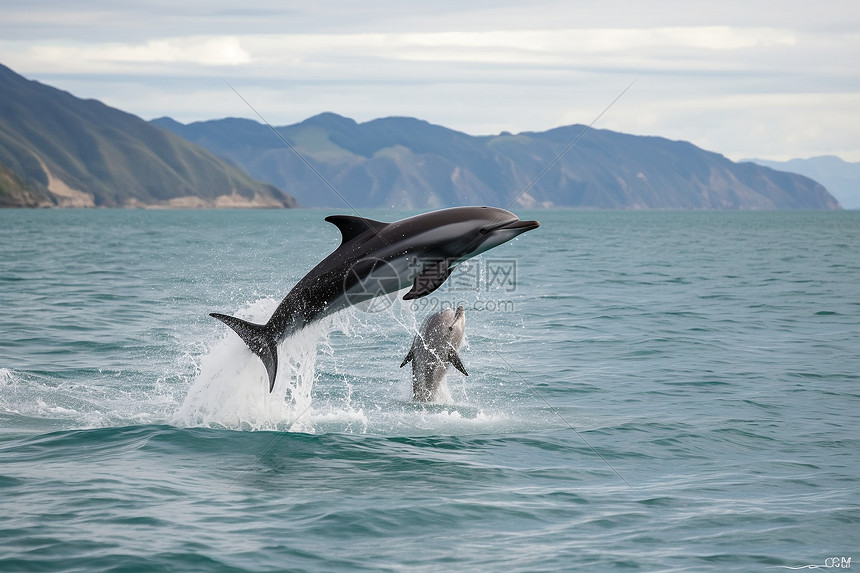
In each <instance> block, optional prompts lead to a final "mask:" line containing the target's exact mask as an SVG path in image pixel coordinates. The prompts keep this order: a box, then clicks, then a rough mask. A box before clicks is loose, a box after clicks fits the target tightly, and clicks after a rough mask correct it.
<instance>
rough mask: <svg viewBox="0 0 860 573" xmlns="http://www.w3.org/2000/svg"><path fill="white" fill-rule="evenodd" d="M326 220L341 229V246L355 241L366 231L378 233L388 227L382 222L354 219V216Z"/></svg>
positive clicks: (335, 216) (331, 216) (330, 217)
mask: <svg viewBox="0 0 860 573" xmlns="http://www.w3.org/2000/svg"><path fill="white" fill-rule="evenodd" d="M325 220H326V221H328V222H329V223H332V224H333V225H335V226H336V227H337V228H338V229H340V234H341V237H342V241H341V243H340V244H341V245H343V244H344V243H347V242H349V241H351V240H353V239H354V238H356V237H358V236H359V235H361V234H362V233H364V232H366V231H373V232H374V233H378V232H380V231H381V230H382V229H384V228H385V227H387V226H388V223H383V222H382V221H374V220H373V219H365V218H364V217H354V216H353V215H329V216H328V217H326V218H325Z"/></svg>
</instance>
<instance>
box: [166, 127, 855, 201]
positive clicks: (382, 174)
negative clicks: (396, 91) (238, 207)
mask: <svg viewBox="0 0 860 573" xmlns="http://www.w3.org/2000/svg"><path fill="white" fill-rule="evenodd" d="M153 123H154V124H155V125H158V126H160V127H162V128H164V129H167V130H170V131H172V132H174V133H176V134H178V135H181V136H182V137H184V138H186V139H188V140H189V141H192V142H194V143H197V144H199V145H201V146H203V147H205V148H207V149H209V150H210V151H212V152H213V153H215V154H216V155H219V156H220V157H223V158H225V159H228V160H230V161H232V162H234V163H235V164H237V165H240V166H242V168H243V169H245V170H246V172H247V173H249V174H250V175H251V176H253V177H256V178H258V179H261V180H263V181H268V182H270V183H272V184H274V185H277V186H278V187H281V188H283V189H289V190H290V191H291V192H292V193H294V194H295V196H296V198H297V200H298V201H299V202H300V203H301V204H303V205H307V206H328V207H344V206H346V205H349V206H351V207H354V208H359V207H379V206H385V207H401V208H434V207H444V206H449V205H461V204H489V205H502V206H505V205H510V204H516V205H519V206H521V207H553V206H564V207H579V208H595V209H839V208H840V207H839V203H838V201H836V199H834V198H833V197H832V196H831V195H830V194H829V193H828V192H827V190H826V189H825V188H824V187H822V186H821V185H820V184H818V183H816V182H815V181H813V180H812V179H809V178H808V177H803V176H800V175H796V174H789V173H784V172H780V171H777V170H774V169H770V168H767V167H763V166H760V165H756V164H753V163H734V162H732V161H730V160H729V159H727V158H725V157H723V156H722V155H719V154H717V153H712V152H708V151H705V150H702V149H700V148H698V147H696V146H694V145H692V144H690V143H686V142H683V141H670V140H668V139H664V138H660V137H643V136H634V135H626V134H622V133H616V132H612V131H607V130H600V129H588V130H587V131H586V127H585V126H582V125H571V126H567V127H560V128H557V129H552V130H549V131H546V132H541V133H536V132H526V133H520V134H516V135H513V134H510V133H502V134H499V135H494V136H471V135H467V134H464V133H460V132H457V131H453V130H451V129H447V128H445V127H441V126H438V125H432V124H430V123H427V122H425V121H421V120H418V119H414V118H405V117H389V118H384V119H376V120H373V121H369V122H366V123H356V122H355V121H354V120H352V119H349V118H345V117H341V116H339V115H336V114H333V113H324V114H321V115H318V116H315V117H312V118H310V119H307V120H305V121H303V122H301V123H298V124H295V125H289V126H284V127H278V128H275V130H276V131H277V133H275V132H273V130H272V129H271V128H269V127H268V126H266V125H262V124H260V123H257V122H255V121H251V120H246V119H222V120H216V121H205V122H197V123H191V124H188V125H184V124H181V123H178V122H176V121H174V120H172V119H170V118H160V119H157V120H154V121H153ZM584 131H585V133H584V135H583V132H584ZM281 138H283V139H284V140H286V141H288V142H289V143H290V145H292V146H293V147H294V148H295V149H296V150H297V151H299V153H301V155H302V157H303V158H304V159H306V160H307V162H308V163H309V164H310V165H311V166H313V170H312V169H310V168H309V167H308V165H306V164H305V163H304V161H303V159H302V158H299V157H298V156H297V155H296V153H294V152H293V151H292V150H291V149H290V148H289V147H288V146H287V145H286V144H285V143H284V141H282V140H281ZM574 141H576V143H575V144H574V145H573V146H572V147H571V148H570V149H569V151H568V152H567V153H566V154H564V155H563V157H561V158H560V159H559V160H558V161H557V162H556V163H554V161H555V160H556V158H557V157H558V156H559V154H561V152H562V151H563V150H564V149H565V148H567V147H568V146H569V145H570V144H571V143H572V142H574ZM314 170H316V171H317V172H319V174H320V175H322V176H323V177H324V178H325V180H326V181H327V182H328V185H327V184H326V183H324V182H322V181H321V180H320V178H319V177H318V176H317V174H316V173H314ZM543 171H546V173H545V174H544V175H543V176H542V177H541V178H540V179H539V180H538V182H537V183H536V184H534V185H531V182H532V181H533V180H534V179H535V178H536V177H538V175H539V174H540V173H542V172H543ZM329 185H330V186H331V188H330V187H329ZM332 188H333V189H335V190H336V192H335V191H333V190H332Z"/></svg>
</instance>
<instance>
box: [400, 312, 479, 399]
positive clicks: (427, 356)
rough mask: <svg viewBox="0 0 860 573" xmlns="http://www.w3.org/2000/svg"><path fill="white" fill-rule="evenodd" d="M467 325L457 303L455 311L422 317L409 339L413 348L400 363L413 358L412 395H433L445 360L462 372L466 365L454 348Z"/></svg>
mask: <svg viewBox="0 0 860 573" xmlns="http://www.w3.org/2000/svg"><path fill="white" fill-rule="evenodd" d="M465 329H466V312H465V310H464V309H463V307H462V306H458V307H457V310H456V312H455V311H453V310H451V309H450V308H446V309H445V310H441V311H439V312H436V313H433V314H431V315H429V316H428V317H427V318H425V319H424V322H423V323H422V324H421V328H420V329H419V330H418V334H416V335H415V338H414V339H413V340H412V348H410V349H409V353H408V354H407V355H406V358H404V359H403V362H401V363H400V367H401V368H403V367H404V366H406V364H407V363H408V362H410V361H411V362H412V399H413V400H414V401H416V402H430V401H431V400H433V399H434V398H436V395H437V391H438V389H439V386H440V385H441V384H442V379H443V378H444V377H445V373H446V372H447V370H448V364H453V365H454V368H456V369H457V370H459V371H460V372H462V373H463V374H465V375H466V376H468V375H469V373H468V372H466V367H465V366H464V365H463V361H462V360H461V359H460V355H459V354H457V351H458V350H459V349H460V345H461V344H462V343H463V331H464V330H465Z"/></svg>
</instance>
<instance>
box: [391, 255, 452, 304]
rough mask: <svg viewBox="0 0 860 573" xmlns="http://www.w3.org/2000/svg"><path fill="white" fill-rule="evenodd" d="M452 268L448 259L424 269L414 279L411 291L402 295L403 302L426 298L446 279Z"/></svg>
mask: <svg viewBox="0 0 860 573" xmlns="http://www.w3.org/2000/svg"><path fill="white" fill-rule="evenodd" d="M453 270H454V267H453V266H452V265H451V264H450V261H449V260H448V259H442V260H440V261H439V262H438V263H435V264H432V265H429V266H427V267H425V268H424V269H423V270H422V271H421V274H419V275H418V276H417V277H415V283H414V284H413V285H412V289H411V290H410V291H409V292H408V293H406V294H405V295H403V300H412V299H414V298H421V297H422V296H427V295H428V294H430V293H431V292H433V291H434V290H436V289H437V288H439V287H440V286H442V284H443V283H444V282H445V281H446V280H447V279H448V277H449V276H450V275H451V271H453Z"/></svg>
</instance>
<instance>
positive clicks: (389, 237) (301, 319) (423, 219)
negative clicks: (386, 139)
mask: <svg viewBox="0 0 860 573" xmlns="http://www.w3.org/2000/svg"><path fill="white" fill-rule="evenodd" d="M325 220H326V221H328V222H329V223H333V224H334V225H335V226H337V228H338V229H340V233H341V236H342V241H341V244H340V246H338V247H337V249H335V250H334V252H332V253H331V254H330V255H329V256H327V257H326V258H324V259H323V260H322V261H320V263H319V264H318V265H317V266H315V267H314V268H313V269H312V270H311V271H310V272H309V273H308V274H306V275H305V276H304V277H302V279H301V280H299V282H298V283H296V285H295V286H294V287H293V289H292V290H291V291H290V292H289V293H287V296H286V297H284V300H282V301H281V304H280V305H278V308H277V309H275V312H274V313H273V314H272V316H271V318H269V321H268V322H267V323H266V324H254V323H251V322H247V321H244V320H241V319H239V318H235V317H233V316H229V315H226V314H219V313H214V312H213V313H211V314H210V315H209V316H212V317H215V318H217V319H218V320H220V321H221V322H223V323H224V324H226V325H227V326H229V327H230V328H232V329H233V330H234V331H235V332H236V334H238V335H239V337H240V338H241V339H242V340H243V341H245V344H247V345H248V347H249V348H250V349H251V351H253V352H254V354H256V355H257V356H259V357H260V359H261V360H262V361H263V364H264V365H265V367H266V372H267V373H268V375H269V392H271V391H272V390H273V389H274V387H275V377H276V376H277V373H278V351H277V348H278V343H279V342H281V341H282V340H284V339H286V338H287V337H289V336H291V335H293V334H295V333H296V332H298V331H299V330H301V329H302V328H304V327H305V326H306V325H308V324H310V323H312V322H314V321H317V320H320V319H322V318H323V317H325V316H328V315H330V314H333V313H335V312H337V311H339V310H342V309H344V308H346V307H348V306H351V305H355V304H358V303H360V302H363V301H366V300H370V299H372V298H374V297H377V296H382V295H385V294H389V293H393V292H397V291H399V290H401V289H403V288H406V287H407V286H409V285H412V288H411V289H410V290H409V292H407V293H406V294H405V295H404V296H403V299H404V300H411V299H415V298H419V297H422V296H426V295H428V294H430V293H432V292H433V291H435V290H436V289H438V288H439V287H440V286H442V283H444V282H445V279H447V278H448V276H449V275H450V274H451V271H453V270H454V268H455V267H456V265H457V264H459V263H460V262H462V261H465V260H466V259H469V258H472V257H474V256H476V255H479V254H481V253H483V252H486V251H488V250H490V249H492V248H493V247H497V246H498V245H501V244H502V243H505V242H507V241H510V240H511V239H513V238H514V237H516V236H517V235H520V234H522V233H525V232H526V231H530V230H532V229H537V228H538V227H539V226H540V223H539V222H538V221H521V220H520V219H519V218H518V217H517V216H516V215H514V214H513V213H511V212H509V211H506V210H504V209H498V208H496V207H452V208H450V209H440V210H438V211H432V212H430V213H424V214H421V215H416V216H414V217H409V218H407V219H402V220H400V221H395V222H393V223H383V222H381V221H374V220H372V219H365V218H363V217H356V216H352V215H331V216H328V217H326V218H325Z"/></svg>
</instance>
